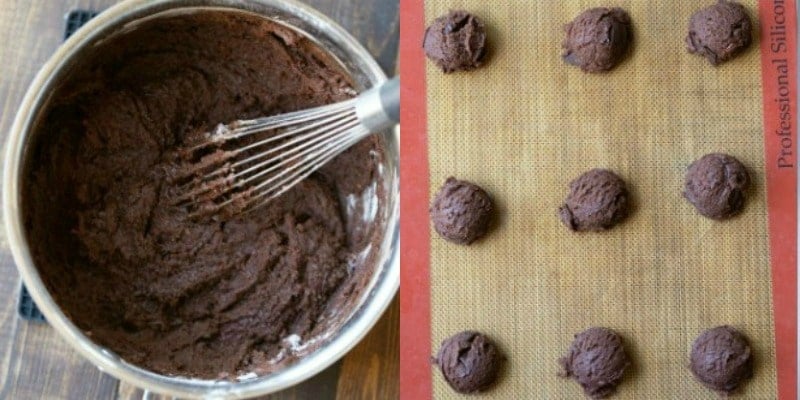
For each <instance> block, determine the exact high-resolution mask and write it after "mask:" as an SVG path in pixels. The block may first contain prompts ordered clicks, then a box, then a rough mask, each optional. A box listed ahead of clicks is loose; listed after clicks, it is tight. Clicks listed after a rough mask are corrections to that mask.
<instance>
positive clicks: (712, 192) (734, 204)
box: [683, 153, 750, 219]
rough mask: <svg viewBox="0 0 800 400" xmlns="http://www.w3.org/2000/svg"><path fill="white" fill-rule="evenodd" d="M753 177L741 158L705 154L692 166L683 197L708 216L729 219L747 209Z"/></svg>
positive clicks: (688, 172)
mask: <svg viewBox="0 0 800 400" xmlns="http://www.w3.org/2000/svg"><path fill="white" fill-rule="evenodd" d="M749 184H750V176H749V175H748V174H747V170H746V169H745V167H744V165H742V163H741V162H739V160H737V159H735V158H733V157H731V156H729V155H727V154H721V153H712V154H706V155H704V156H703V157H702V158H700V159H699V160H697V161H695V162H693V163H692V164H691V165H689V169H688V171H687V172H686V183H685V185H684V190H683V197H685V198H686V200H689V202H690V203H692V204H693V205H694V207H695V208H696V209H697V211H698V212H699V213H700V214H702V215H704V216H706V217H709V218H713V219H727V218H730V217H732V216H734V215H736V214H738V213H740V212H741V211H742V209H743V208H744V193H745V191H746V190H747V187H748V185H749Z"/></svg>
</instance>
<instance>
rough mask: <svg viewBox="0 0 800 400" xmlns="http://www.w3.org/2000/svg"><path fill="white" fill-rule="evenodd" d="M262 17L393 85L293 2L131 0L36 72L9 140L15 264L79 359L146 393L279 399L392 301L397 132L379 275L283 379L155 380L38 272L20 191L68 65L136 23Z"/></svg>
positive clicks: (392, 140)
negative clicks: (64, 302) (211, 13)
mask: <svg viewBox="0 0 800 400" xmlns="http://www.w3.org/2000/svg"><path fill="white" fill-rule="evenodd" d="M209 8H214V9H221V10H226V11H237V12H248V13H254V14H258V15H260V16H263V17H264V18H268V19H271V20H274V21H277V22H280V23H283V24H285V25H288V26H290V27H292V28H294V29H295V30H298V31H300V32H302V33H304V34H306V35H307V36H308V37H309V38H311V39H312V40H314V41H315V42H317V43H318V44H320V45H321V47H322V48H324V49H326V50H328V51H329V52H330V54H331V55H332V56H333V57H334V58H336V59H337V60H338V61H339V62H341V64H342V66H343V68H344V70H345V71H346V72H347V73H349V74H350V75H351V76H352V77H353V80H354V83H355V85H356V86H357V89H364V88H367V87H371V86H374V85H376V84H378V83H380V82H382V81H384V80H385V79H386V76H385V75H384V73H383V72H382V71H381V69H380V67H379V66H378V64H377V63H376V62H375V61H374V60H373V59H372V57H371V56H370V55H369V53H368V52H367V51H366V50H365V49H364V48H363V47H362V46H361V45H360V44H359V43H358V42H357V41H356V40H355V39H354V38H353V37H352V36H350V35H349V34H348V33H347V32H345V31H344V30H343V29H342V28H341V27H339V26H338V25H337V24H336V23H334V22H333V21H331V20H330V19H328V18H327V17H325V16H324V15H322V14H320V13H318V12H316V11H315V10H313V9H311V8H309V7H308V6H305V5H303V4H300V3H297V2H295V1H293V0H128V1H125V2H122V3H120V4H118V5H116V6H114V7H112V8H110V9H108V10H105V11H104V12H102V13H101V14H100V15H98V16H97V17H96V18H94V19H93V20H92V21H90V22H89V23H88V24H87V25H86V26H85V27H84V28H82V29H81V30H79V31H78V32H77V33H75V34H74V35H73V36H72V37H71V38H70V39H69V40H68V41H67V42H66V43H64V45H63V46H61V47H60V48H59V49H58V51H56V53H55V54H54V55H53V56H52V57H51V58H50V60H49V61H48V62H47V63H46V64H45V65H44V66H43V67H42V69H41V70H40V71H39V73H38V74H37V75H36V78H35V79H34V81H33V83H32V84H31V86H30V87H29V88H28V91H27V94H26V95H25V98H24V100H23V102H22V105H21V107H20V109H19V113H18V114H17V116H16V120H15V121H14V125H13V126H12V129H11V133H10V137H9V140H8V143H7V153H6V160H5V173H4V181H3V210H4V213H5V226H6V234H7V235H8V240H9V243H10V246H11V250H12V253H13V255H14V260H15V261H16V264H17V268H18V269H19V271H20V274H21V275H22V279H23V281H24V282H25V285H26V286H27V288H28V290H29V291H30V293H31V296H32V297H33V299H34V300H35V301H36V303H37V305H38V306H39V308H40V309H41V311H42V312H43V313H44V315H45V316H46V317H47V320H48V322H49V323H50V324H51V325H52V326H53V327H54V328H55V329H56V331H58V332H59V333H60V334H61V336H62V337H64V339H65V340H66V341H67V342H68V343H70V344H71V345H72V346H73V347H74V348H75V349H76V350H77V351H78V352H79V353H81V354H82V355H83V356H84V357H86V358H88V359H89V360H90V361H91V362H92V363H94V364H95V365H97V367H98V368H100V369H101V370H103V371H105V372H107V373H109V374H111V375H113V376H115V377H117V378H119V379H121V380H124V381H127V382H130V383H132V384H135V385H137V386H139V387H142V388H145V389H147V390H151V391H155V392H159V393H164V394H170V395H173V396H179V397H202V398H231V399H233V398H246V397H251V396H257V395H263V394H267V393H272V392H275V391H278V390H281V389H284V388H286V387H289V386H291V385H294V384H297V383H298V382H301V381H303V380H305V379H308V378H310V377H311V376H313V375H315V374H317V373H318V372H320V371H322V370H323V369H324V368H326V367H328V366H329V365H331V364H332V363H334V362H335V361H336V360H338V359H339V358H341V357H342V356H344V355H345V353H347V352H348V351H349V350H350V349H351V348H352V347H353V346H354V345H355V344H356V343H358V341H359V340H360V339H361V338H362V337H363V336H364V335H365V334H366V333H367V332H368V331H369V330H370V328H371V327H372V326H373V325H374V324H375V322H376V321H377V320H378V319H379V318H380V316H381V314H382V313H383V311H384V310H385V309H386V307H387V306H388V305H389V303H390V302H391V300H392V299H393V297H394V295H395V293H396V292H397V290H398V288H399V282H400V255H399V242H400V239H399V229H398V228H399V222H398V221H399V200H400V196H399V168H398V161H399V160H398V159H399V128H397V129H395V130H393V131H391V132H386V133H385V134H384V139H385V140H384V142H385V143H386V148H385V151H386V157H385V158H386V160H385V163H384V165H383V168H382V178H381V182H380V184H382V185H383V186H384V189H385V190H386V193H387V199H386V202H385V203H384V204H383V207H382V210H381V213H382V214H383V215H382V216H383V221H382V222H381V225H382V226H381V227H380V228H382V230H383V239H382V240H383V241H382V244H381V246H380V248H379V249H378V250H377V251H378V253H377V254H378V256H377V257H376V260H378V261H377V265H376V270H375V272H374V274H373V275H372V277H371V278H370V281H369V283H368V285H367V287H366V288H365V290H364V291H363V292H362V296H361V298H360V299H359V302H358V303H357V306H356V307H355V308H354V311H353V312H352V314H351V315H350V316H349V317H348V318H346V319H345V321H346V322H344V323H343V325H341V327H340V328H338V329H337V330H335V331H334V333H333V334H332V335H331V336H330V337H329V338H328V339H326V342H325V344H323V345H322V346H321V347H319V348H318V349H316V350H314V351H313V352H312V353H310V354H308V355H306V356H304V357H302V358H300V360H299V361H297V362H295V363H293V364H290V365H288V366H287V367H285V368H284V369H281V370H279V371H277V372H275V373H272V374H269V375H265V376H262V377H257V378H254V379H250V380H243V381H238V382H229V381H215V380H201V379H191V378H183V377H171V376H165V375H160V374H156V373H153V372H150V371H147V370H145V369H142V368H139V367H137V366H135V365H132V364H129V363H127V362H125V361H124V360H122V359H121V358H120V357H118V356H116V355H115V354H113V353H112V352H111V351H109V350H107V349H105V348H103V347H101V346H98V345H97V344H95V343H93V342H92V341H91V340H90V339H89V338H88V337H86V335H84V333H83V332H82V331H81V330H80V329H78V328H77V327H76V326H75V325H74V324H73V323H72V322H71V321H70V320H69V319H68V318H67V317H66V316H65V315H64V313H63V312H62V311H61V310H60V308H59V306H58V305H57V304H56V302H55V301H54V300H53V298H52V296H51V295H50V293H49V292H48V290H47V288H46V287H45V285H44V284H43V282H42V279H41V278H40V276H39V273H38V271H37V268H36V265H35V264H34V260H33V258H32V256H31V252H30V248H29V245H28V242H27V239H26V235H25V226H24V223H23V218H22V212H21V211H22V210H21V203H20V202H21V189H22V182H23V179H24V176H23V175H24V173H25V170H24V166H25V161H26V157H27V156H28V152H29V149H30V147H31V146H30V144H31V142H32V136H33V135H34V133H35V128H36V123H37V121H38V120H39V118H40V116H41V115H42V114H43V112H44V110H45V109H46V107H47V105H48V102H49V96H50V94H51V93H52V92H53V91H54V89H55V88H56V87H58V85H59V83H60V82H62V81H63V80H64V78H65V76H67V74H68V73H69V72H70V68H71V67H72V66H74V65H75V64H76V63H77V62H78V61H79V60H81V59H82V58H83V57H85V56H86V54H88V52H90V51H91V49H92V47H93V46H94V45H95V44H97V43H99V42H100V41H102V40H103V39H105V38H107V37H109V36H110V35H112V34H114V33H117V32H121V31H123V30H125V29H130V27H131V26H132V25H135V22H136V21H141V20H142V19H145V18H148V19H149V18H152V17H156V16H159V15H164V13H175V12H191V11H193V10H198V9H209Z"/></svg>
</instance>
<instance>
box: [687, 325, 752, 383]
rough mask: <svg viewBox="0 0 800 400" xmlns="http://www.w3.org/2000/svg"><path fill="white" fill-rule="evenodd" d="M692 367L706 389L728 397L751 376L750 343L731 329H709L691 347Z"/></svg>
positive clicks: (728, 327)
mask: <svg viewBox="0 0 800 400" xmlns="http://www.w3.org/2000/svg"><path fill="white" fill-rule="evenodd" d="M691 368H692V373H693V374H694V376H695V377H697V379H698V380H699V381H700V382H702V383H703V384H704V385H706V386H707V387H708V388H709V389H711V390H714V391H717V392H719V393H721V394H724V395H728V394H730V393H731V392H733V391H735V390H736V388H738V387H739V385H741V384H742V383H743V382H744V381H746V380H747V379H750V377H752V376H753V357H752V354H751V350H750V344H749V343H748V342H747V338H746V337H745V336H744V335H743V334H742V333H741V332H739V331H737V330H736V329H734V328H731V327H730V326H718V327H716V328H712V329H709V330H707V331H705V332H703V333H702V334H700V336H698V337H697V339H695V341H694V343H693V344H692V354H691Z"/></svg>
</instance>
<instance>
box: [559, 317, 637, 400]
mask: <svg viewBox="0 0 800 400" xmlns="http://www.w3.org/2000/svg"><path fill="white" fill-rule="evenodd" d="M559 362H560V363H561V366H562V368H563V371H562V373H561V375H562V376H564V377H572V378H574V379H575V380H576V381H578V383H580V385H581V386H582V387H583V391H584V392H585V393H586V395H587V396H589V397H591V398H593V399H601V398H604V397H607V396H609V395H611V394H613V393H614V392H615V391H616V390H617V386H618V385H619V384H620V382H621V381H622V376H623V375H624V374H625V369H626V368H627V367H628V366H629V365H630V360H629V359H628V355H627V353H625V348H624V347H623V346H622V338H621V337H620V336H619V335H618V334H617V333H616V332H614V331H613V330H611V329H608V328H600V327H594V328H589V329H587V330H585V331H583V332H581V333H579V334H577V335H575V340H573V341H572V345H570V347H569V353H568V354H567V355H566V356H565V357H563V358H561V359H560V360H559Z"/></svg>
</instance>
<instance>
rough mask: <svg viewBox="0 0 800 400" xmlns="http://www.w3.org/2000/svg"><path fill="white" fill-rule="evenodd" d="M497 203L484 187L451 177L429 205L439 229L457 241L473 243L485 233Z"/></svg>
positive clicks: (445, 235) (432, 217) (432, 218)
mask: <svg viewBox="0 0 800 400" xmlns="http://www.w3.org/2000/svg"><path fill="white" fill-rule="evenodd" d="M493 209H494V205H493V204H492V199H491V198H490V197H489V194H488V193H486V191H485V190H483V189H481V188H480V187H479V186H478V185H475V184H472V183H470V182H467V181H460V180H458V179H456V178H453V177H450V178H447V180H446V181H445V182H444V185H442V187H441V188H440V189H439V192H437V193H436V197H434V199H433V205H431V208H430V214H431V220H432V221H433V227H434V229H436V232H438V233H439V235H441V236H442V237H443V238H445V239H447V240H449V241H451V242H454V243H458V244H466V245H468V244H471V243H472V242H474V241H476V240H478V239H480V238H481V237H483V235H485V234H486V231H487V230H488V229H489V222H491V217H492V210H493Z"/></svg>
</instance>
